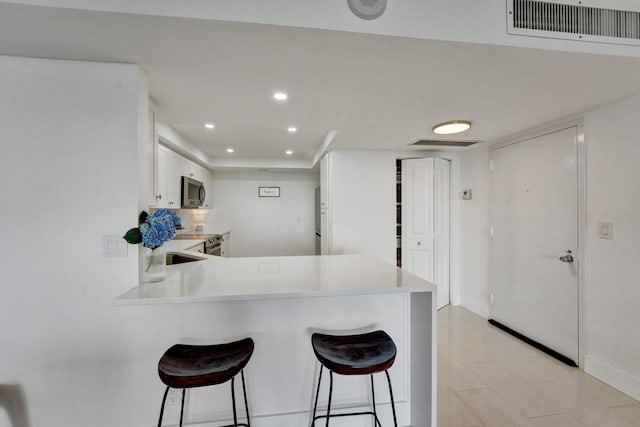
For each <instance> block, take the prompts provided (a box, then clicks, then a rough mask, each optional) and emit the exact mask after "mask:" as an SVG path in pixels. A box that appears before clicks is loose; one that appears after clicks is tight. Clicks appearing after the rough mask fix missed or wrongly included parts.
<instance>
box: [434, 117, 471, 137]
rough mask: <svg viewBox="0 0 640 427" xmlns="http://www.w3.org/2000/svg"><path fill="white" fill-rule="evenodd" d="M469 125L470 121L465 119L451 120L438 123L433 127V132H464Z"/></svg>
mask: <svg viewBox="0 0 640 427" xmlns="http://www.w3.org/2000/svg"><path fill="white" fill-rule="evenodd" d="M470 127H471V122H470V121H467V120H452V121H450V122H444V123H439V124H437V125H435V126H434V127H433V133H435V134H438V135H452V134H454V133H460V132H464V131H465V130H467V129H469V128H470Z"/></svg>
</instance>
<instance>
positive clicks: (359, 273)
mask: <svg viewBox="0 0 640 427" xmlns="http://www.w3.org/2000/svg"><path fill="white" fill-rule="evenodd" d="M182 242H185V241H184V240H183V241H182ZM193 244H195V243H192V244H190V245H189V246H192V245H193ZM187 247H188V246H187ZM167 250H175V249H170V248H169V247H167ZM192 254H193V253H192ZM198 256H200V257H202V258H204V259H205V260H204V261H196V262H191V263H186V264H178V265H171V266H167V277H166V279H165V280H164V281H162V282H157V283H147V284H141V285H140V286H138V287H135V288H133V289H131V290H130V291H128V292H126V293H124V294H122V295H120V296H119V297H117V298H116V300H115V302H114V303H115V304H117V305H138V304H159V303H175V302H212V301H231V300H255V299H270V298H296V297H310V296H333V295H367V294H382V293H408V292H433V291H434V290H435V286H434V285H433V284H431V283H429V282H427V281H425V280H423V279H420V278H418V277H416V276H414V275H412V274H410V273H408V272H406V271H404V270H401V269H399V268H397V267H395V266H394V265H391V264H389V263H387V262H386V261H383V260H381V259H379V258H375V257H372V256H368V255H325V256H289V257H262V258H221V257H216V256H210V255H203V254H198Z"/></svg>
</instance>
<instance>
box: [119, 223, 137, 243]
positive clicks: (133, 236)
mask: <svg viewBox="0 0 640 427" xmlns="http://www.w3.org/2000/svg"><path fill="white" fill-rule="evenodd" d="M122 238H123V239H124V240H126V241H127V243H131V244H132V245H136V244H138V243H141V242H142V233H141V232H140V229H139V228H138V227H136V228H132V229H131V230H129V231H127V232H126V233H125V234H124V236H122Z"/></svg>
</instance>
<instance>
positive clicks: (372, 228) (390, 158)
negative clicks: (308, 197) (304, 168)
mask: <svg viewBox="0 0 640 427" xmlns="http://www.w3.org/2000/svg"><path fill="white" fill-rule="evenodd" d="M332 156H333V157H332V163H331V178H330V185H329V188H330V196H329V197H330V199H329V211H330V222H331V229H332V234H331V254H369V255H374V256H377V257H380V258H382V259H384V260H386V261H388V262H390V263H392V264H394V265H395V262H396V250H395V248H396V228H395V225H396V157H395V155H394V154H393V153H391V152H384V151H349V150H338V151H334V152H333V153H332Z"/></svg>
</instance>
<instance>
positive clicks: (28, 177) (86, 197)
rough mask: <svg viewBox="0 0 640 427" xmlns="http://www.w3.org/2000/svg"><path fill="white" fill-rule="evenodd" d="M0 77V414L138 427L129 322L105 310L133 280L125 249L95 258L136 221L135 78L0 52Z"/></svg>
mask: <svg viewBox="0 0 640 427" xmlns="http://www.w3.org/2000/svg"><path fill="white" fill-rule="evenodd" d="M0 69H1V70H2V73H0V93H2V96H1V97H0V129H1V130H2V131H1V132H0V146H1V147H2V151H3V153H2V155H1V156H0V197H1V198H2V200H3V203H2V208H3V209H2V221H0V235H2V244H1V245H0V259H2V261H1V265H2V268H1V271H2V297H1V298H0V337H1V342H2V351H0V413H1V412H2V411H4V413H5V415H6V414H13V415H12V416H13V418H14V422H17V423H18V424H15V425H27V426H47V427H63V426H64V427H76V426H77V427H84V426H89V425H91V426H104V427H107V426H115V425H123V426H125V425H126V426H131V425H136V424H137V423H136V422H135V420H136V419H140V417H141V414H140V413H136V412H140V411H137V410H135V408H140V407H142V408H145V407H146V405H145V404H144V403H145V401H147V399H150V398H151V396H147V393H146V391H145V392H141V389H143V388H144V387H141V386H138V385H137V384H136V383H137V380H139V377H140V374H136V373H134V371H136V370H143V369H144V368H142V367H134V366H133V365H134V361H133V360H134V358H133V357H132V352H133V351H132V349H133V348H135V347H136V341H137V339H138V337H137V334H136V333H135V332H132V330H131V329H130V325H131V324H132V323H135V316H123V313H121V312H119V311H118V310H117V309H115V308H114V307H112V306H111V301H112V299H113V298H114V297H115V296H117V295H119V294H120V293H122V292H123V291H125V290H127V289H128V288H130V287H131V286H132V285H134V284H135V282H136V281H137V270H138V261H137V250H136V248H135V247H129V256H128V257H122V258H105V257H103V256H102V236H103V235H111V234H113V235H122V234H123V232H124V231H125V230H126V229H127V228H129V227H132V226H134V225H135V223H136V221H137V215H138V200H139V194H138V192H139V189H138V182H139V180H138V178H139V177H138V170H139V167H138V147H137V139H138V136H139V133H140V134H141V133H142V132H143V131H142V125H140V126H139V119H140V122H141V123H146V116H145V117H139V114H140V111H144V112H145V115H146V110H147V105H146V103H145V104H144V105H141V102H140V99H141V98H140V94H141V92H145V94H144V101H145V102H146V97H147V95H146V90H145V88H146V83H145V82H144V79H143V78H142V76H141V74H140V72H139V70H138V67H137V66H135V65H126V64H104V63H82V62H73V61H56V60H43V59H30V58H15V57H7V56H0ZM153 368H154V367H153V366H150V367H147V368H146V369H148V375H147V377H148V378H152V376H153ZM153 398H154V407H155V400H156V399H155V396H153ZM154 412H155V409H154ZM21 418H22V420H21ZM24 418H26V420H25V419H24ZM138 424H139V423H138Z"/></svg>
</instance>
